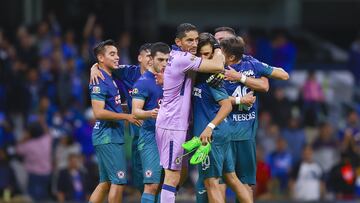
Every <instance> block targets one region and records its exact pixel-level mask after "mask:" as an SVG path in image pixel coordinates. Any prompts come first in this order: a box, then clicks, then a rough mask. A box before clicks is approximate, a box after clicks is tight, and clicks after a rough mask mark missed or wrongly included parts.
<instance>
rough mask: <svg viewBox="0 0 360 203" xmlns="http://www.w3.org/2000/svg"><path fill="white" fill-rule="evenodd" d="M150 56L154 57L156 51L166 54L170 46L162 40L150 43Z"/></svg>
mask: <svg viewBox="0 0 360 203" xmlns="http://www.w3.org/2000/svg"><path fill="white" fill-rule="evenodd" d="M150 52H151V54H150V55H151V57H154V56H155V55H156V53H157V52H160V53H163V54H168V53H170V47H169V46H168V45H167V44H165V43H164V42H156V43H154V44H152V45H151V50H150Z"/></svg>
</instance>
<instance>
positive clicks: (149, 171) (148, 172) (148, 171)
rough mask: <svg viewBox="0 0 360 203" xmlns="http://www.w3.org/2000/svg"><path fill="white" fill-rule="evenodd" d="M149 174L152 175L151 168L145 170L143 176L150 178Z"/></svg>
mask: <svg viewBox="0 0 360 203" xmlns="http://www.w3.org/2000/svg"><path fill="white" fill-rule="evenodd" d="M151 176H152V171H151V170H147V171H145V177H147V178H150V177H151Z"/></svg>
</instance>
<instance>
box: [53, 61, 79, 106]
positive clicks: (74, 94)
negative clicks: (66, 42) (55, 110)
mask: <svg viewBox="0 0 360 203" xmlns="http://www.w3.org/2000/svg"><path fill="white" fill-rule="evenodd" d="M75 65H76V64H75V59H73V58H69V59H67V60H66V65H65V69H64V70H61V71H60V75H59V80H58V84H57V92H58V97H59V102H60V108H65V107H66V106H70V104H71V102H72V101H73V100H74V99H75V98H76V100H77V101H78V102H80V103H81V104H83V102H84V98H83V94H84V93H83V88H82V87H83V86H82V85H83V84H82V80H81V78H80V77H79V75H78V74H76V72H75V68H76V67H75ZM64 90H67V91H64Z"/></svg>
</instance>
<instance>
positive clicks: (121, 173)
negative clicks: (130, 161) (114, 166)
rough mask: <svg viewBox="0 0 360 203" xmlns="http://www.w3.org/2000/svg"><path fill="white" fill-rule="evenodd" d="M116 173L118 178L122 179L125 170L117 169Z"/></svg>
mask: <svg viewBox="0 0 360 203" xmlns="http://www.w3.org/2000/svg"><path fill="white" fill-rule="evenodd" d="M116 174H117V176H118V177H119V178H120V179H123V178H124V177H125V172H124V171H118V172H117V173H116Z"/></svg>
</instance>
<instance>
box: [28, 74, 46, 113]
mask: <svg viewBox="0 0 360 203" xmlns="http://www.w3.org/2000/svg"><path fill="white" fill-rule="evenodd" d="M26 83H27V89H28V92H29V93H30V97H29V101H28V103H29V110H30V112H31V113H34V112H37V110H38V104H39V101H40V94H41V90H42V87H41V84H40V81H39V74H38V71H37V70H36V69H30V70H29V71H28V73H27V82H26Z"/></svg>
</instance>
